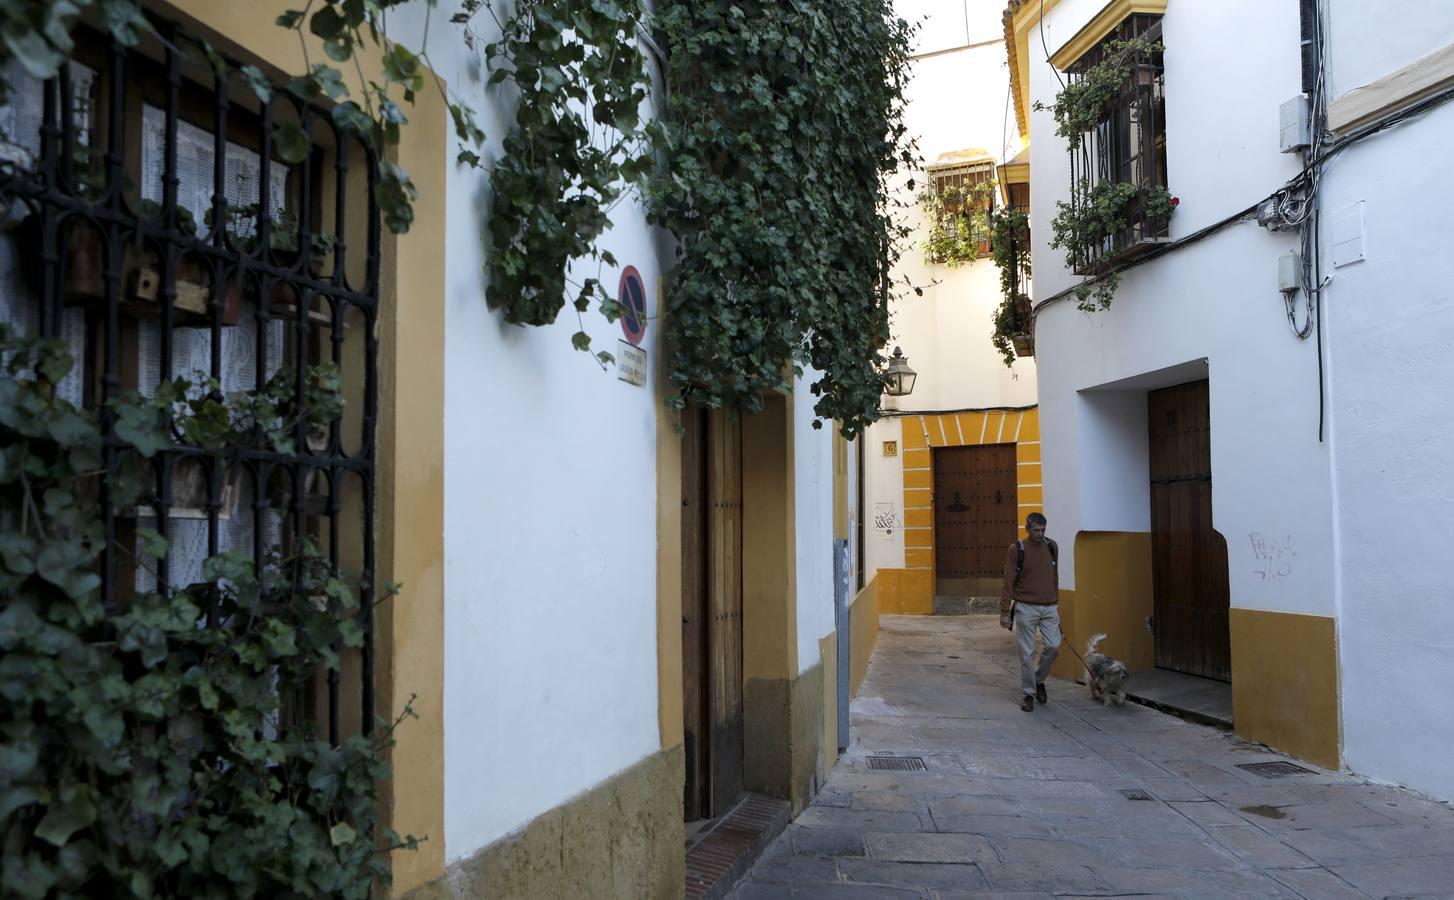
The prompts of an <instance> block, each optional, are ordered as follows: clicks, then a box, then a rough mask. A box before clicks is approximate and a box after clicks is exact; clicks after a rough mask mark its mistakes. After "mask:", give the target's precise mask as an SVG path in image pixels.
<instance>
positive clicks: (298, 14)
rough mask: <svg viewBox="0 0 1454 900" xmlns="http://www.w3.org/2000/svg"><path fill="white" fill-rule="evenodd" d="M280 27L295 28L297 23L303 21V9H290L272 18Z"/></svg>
mask: <svg viewBox="0 0 1454 900" xmlns="http://www.w3.org/2000/svg"><path fill="white" fill-rule="evenodd" d="M274 21H275V22H276V23H277V25H278V27H280V28H297V27H298V23H299V22H301V21H303V10H301V9H290V10H288V11H287V12H285V13H283V14H282V15H281V16H278V17H277V19H275V20H274Z"/></svg>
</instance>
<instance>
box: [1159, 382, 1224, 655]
mask: <svg viewBox="0 0 1454 900" xmlns="http://www.w3.org/2000/svg"><path fill="white" fill-rule="evenodd" d="M1147 402H1148V409H1147V413H1148V419H1149V431H1150V442H1151V445H1150V451H1151V453H1150V463H1151V571H1152V588H1153V592H1154V598H1155V599H1154V610H1153V611H1154V616H1155V618H1154V620H1153V624H1154V627H1155V637H1156V639H1155V647H1156V654H1155V655H1156V665H1157V667H1159V668H1163V669H1174V670H1176V671H1178V672H1186V673H1188V674H1191V675H1201V676H1203V677H1206V678H1216V679H1219V680H1221V681H1230V680H1231V678H1232V651H1231V636H1230V630H1229V627H1230V625H1229V617H1230V614H1229V607H1230V606H1231V600H1230V598H1231V592H1230V590H1229V587H1228V581H1227V542H1226V540H1224V539H1223V537H1222V536H1221V535H1220V534H1218V533H1217V532H1216V530H1215V529H1213V528H1212V444H1211V435H1212V430H1211V406H1210V392H1209V385H1208V382H1206V381H1194V382H1191V383H1190V384H1183V385H1178V386H1177V387H1172V388H1166V389H1164V390H1159V391H1152V392H1151V393H1150V394H1149V396H1148V401H1147Z"/></svg>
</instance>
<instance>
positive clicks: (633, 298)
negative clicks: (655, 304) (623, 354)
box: [618, 266, 646, 347]
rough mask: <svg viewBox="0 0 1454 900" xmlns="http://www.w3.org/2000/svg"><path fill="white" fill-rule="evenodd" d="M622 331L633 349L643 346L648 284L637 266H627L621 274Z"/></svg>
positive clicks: (619, 294)
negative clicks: (643, 279) (642, 278)
mask: <svg viewBox="0 0 1454 900" xmlns="http://www.w3.org/2000/svg"><path fill="white" fill-rule="evenodd" d="M618 296H619V297H620V298H621V307H622V309H621V331H622V332H624V333H625V335H626V340H627V341H628V342H629V343H630V344H631V346H633V347H638V346H640V345H641V339H642V338H643V337H645V336H646V284H645V283H644V282H643V281H642V280H641V273H640V272H638V271H636V267H635V266H627V267H626V271H624V272H622V273H621V288H620V291H619V293H618Z"/></svg>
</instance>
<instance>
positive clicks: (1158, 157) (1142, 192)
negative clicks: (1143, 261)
mask: <svg viewBox="0 0 1454 900" xmlns="http://www.w3.org/2000/svg"><path fill="white" fill-rule="evenodd" d="M1161 33H1162V29H1161V16H1159V15H1154V14H1144V13H1137V14H1134V15H1131V16H1129V17H1127V18H1126V20H1125V21H1124V22H1122V23H1121V24H1120V25H1119V26H1118V27H1117V28H1116V29H1115V30H1113V31H1112V32H1111V33H1110V34H1108V35H1107V36H1106V37H1105V39H1104V40H1102V41H1101V43H1100V44H1098V45H1097V46H1095V47H1094V48H1092V49H1091V50H1089V51H1087V52H1086V54H1085V55H1084V56H1082V57H1081V58H1080V59H1078V60H1076V62H1075V63H1074V64H1073V65H1072V66H1071V67H1070V68H1069V70H1068V71H1067V73H1066V75H1067V78H1068V81H1069V83H1072V84H1073V83H1075V82H1077V81H1080V80H1082V79H1084V78H1085V77H1086V73H1087V72H1088V71H1089V70H1090V69H1092V68H1093V67H1095V66H1096V65H1097V64H1099V63H1100V62H1102V61H1103V60H1105V59H1106V58H1107V56H1108V55H1110V54H1112V53H1116V52H1126V51H1124V50H1119V51H1118V50H1117V49H1116V44H1117V42H1123V41H1131V40H1134V39H1136V38H1141V39H1144V40H1145V41H1146V42H1147V43H1149V44H1151V45H1153V46H1159V45H1160V42H1161ZM1129 69H1130V72H1129V75H1128V77H1127V78H1126V79H1125V81H1124V82H1123V83H1122V84H1121V85H1120V89H1119V92H1118V93H1117V95H1116V97H1115V98H1114V100H1113V101H1112V102H1111V103H1110V104H1108V105H1107V108H1106V112H1105V113H1104V114H1103V115H1102V116H1101V119H1100V121H1099V122H1098V123H1097V124H1096V126H1095V128H1093V129H1092V130H1089V131H1086V132H1083V133H1082V134H1081V139H1080V145H1079V146H1078V147H1073V148H1072V149H1071V150H1070V184H1071V189H1070V204H1071V206H1072V208H1075V209H1077V210H1084V209H1085V208H1086V207H1087V205H1088V204H1090V203H1091V202H1092V201H1091V197H1092V194H1093V192H1094V191H1095V189H1096V187H1097V186H1098V185H1113V184H1114V185H1119V184H1127V185H1132V186H1133V187H1134V188H1135V192H1134V194H1133V195H1132V196H1131V198H1130V199H1129V201H1128V202H1127V206H1126V207H1125V211H1124V214H1123V216H1122V221H1123V222H1124V227H1121V228H1119V229H1116V230H1115V231H1113V232H1112V233H1110V234H1107V235H1105V236H1104V237H1102V238H1101V239H1100V240H1099V241H1096V242H1092V245H1091V246H1087V247H1085V248H1084V249H1083V251H1082V252H1081V253H1079V254H1077V258H1075V259H1073V260H1072V261H1071V262H1072V269H1073V270H1074V271H1075V272H1076V273H1077V274H1080V275H1087V274H1096V273H1098V272H1101V271H1104V270H1105V269H1106V268H1107V267H1109V266H1110V265H1111V264H1113V263H1115V262H1119V261H1122V260H1125V259H1128V258H1131V257H1134V256H1138V255H1140V254H1141V253H1144V252H1147V251H1148V250H1150V249H1151V248H1152V247H1153V246H1155V245H1156V244H1157V243H1161V242H1164V240H1166V238H1167V235H1168V232H1169V217H1168V216H1166V215H1158V214H1157V212H1156V211H1155V208H1154V205H1153V204H1151V203H1149V201H1150V200H1151V199H1152V197H1153V195H1154V194H1155V193H1156V192H1157V189H1158V188H1160V189H1165V188H1166V186H1167V182H1166V73H1165V66H1164V63H1163V52H1162V51H1161V50H1159V49H1156V50H1151V51H1147V52H1140V51H1136V52H1134V54H1133V58H1132V59H1131V60H1130V66H1129Z"/></svg>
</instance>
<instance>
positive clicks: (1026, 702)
mask: <svg viewBox="0 0 1454 900" xmlns="http://www.w3.org/2000/svg"><path fill="white" fill-rule="evenodd" d="M1020 708H1021V709H1023V710H1024V711H1025V712H1034V711H1035V698H1034V697H1032V696H1030V695H1029V694H1026V695H1025V698H1024V699H1023V700H1021V701H1020Z"/></svg>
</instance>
